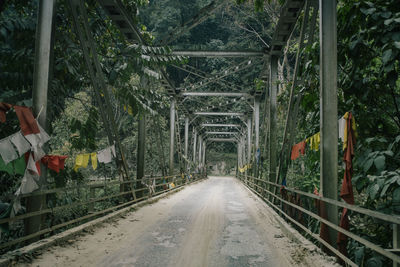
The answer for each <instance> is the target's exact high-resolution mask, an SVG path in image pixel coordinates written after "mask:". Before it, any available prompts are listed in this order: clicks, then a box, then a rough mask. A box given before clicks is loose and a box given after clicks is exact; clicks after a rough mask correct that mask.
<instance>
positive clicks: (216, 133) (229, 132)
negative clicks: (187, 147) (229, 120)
mask: <svg viewBox="0 0 400 267" xmlns="http://www.w3.org/2000/svg"><path fill="white" fill-rule="evenodd" d="M205 134H231V135H232V134H237V132H205Z"/></svg>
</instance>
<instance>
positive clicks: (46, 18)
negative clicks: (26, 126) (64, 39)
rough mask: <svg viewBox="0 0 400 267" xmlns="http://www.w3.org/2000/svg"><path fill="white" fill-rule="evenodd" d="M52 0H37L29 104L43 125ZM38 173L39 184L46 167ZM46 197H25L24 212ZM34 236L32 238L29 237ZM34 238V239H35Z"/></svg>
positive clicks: (34, 223) (28, 226)
mask: <svg viewBox="0 0 400 267" xmlns="http://www.w3.org/2000/svg"><path fill="white" fill-rule="evenodd" d="M54 5H55V1H54V0H42V1H39V9H38V12H39V13H38V19H37V25H36V44H35V65H34V76H33V92H32V106H33V114H34V116H35V117H36V116H37V115H38V114H39V112H41V113H40V117H39V119H38V122H39V123H40V125H41V126H42V127H43V128H44V129H46V128H47V123H46V119H47V92H48V88H49V82H50V59H51V53H52V49H53V48H52V28H53V16H54ZM41 169H42V175H41V176H40V178H39V185H40V187H43V186H44V185H45V184H46V168H45V166H44V165H43V164H42V165H41ZM45 205H46V198H45V197H44V196H32V197H28V198H27V202H26V212H27V213H29V212H34V211H38V210H41V209H43V208H45ZM42 219H43V217H42V215H38V216H33V217H30V218H27V219H25V221H24V224H25V234H26V235H29V234H33V233H36V232H38V231H40V230H41V226H42ZM33 240H35V239H33ZM36 240H37V239H36Z"/></svg>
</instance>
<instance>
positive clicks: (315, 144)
mask: <svg viewBox="0 0 400 267" xmlns="http://www.w3.org/2000/svg"><path fill="white" fill-rule="evenodd" d="M349 117H351V122H350V125H351V127H352V130H353V131H354V133H355V134H356V135H357V133H356V121H355V119H354V116H349V112H346V113H345V114H344V115H343V117H341V118H340V119H339V121H338V131H339V139H340V140H342V142H343V150H345V149H346V147H347V135H348V131H347V120H348V119H349ZM320 143H321V133H320V132H318V133H316V134H314V135H313V136H311V137H308V138H306V139H305V140H303V141H301V142H300V143H297V144H295V145H294V146H292V151H291V156H290V159H291V160H295V159H297V158H298V157H299V156H300V155H304V154H305V150H306V147H307V144H308V145H309V148H310V149H311V150H314V151H318V150H319V145H320Z"/></svg>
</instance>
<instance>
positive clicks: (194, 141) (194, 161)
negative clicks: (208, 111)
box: [193, 128, 197, 165]
mask: <svg viewBox="0 0 400 267" xmlns="http://www.w3.org/2000/svg"><path fill="white" fill-rule="evenodd" d="M196 148H197V131H196V129H194V128H193V164H195V165H196V152H197V150H196Z"/></svg>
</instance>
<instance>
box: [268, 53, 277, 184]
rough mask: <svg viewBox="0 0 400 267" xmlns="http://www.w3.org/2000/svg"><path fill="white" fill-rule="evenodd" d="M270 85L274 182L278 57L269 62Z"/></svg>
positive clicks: (271, 178)
mask: <svg viewBox="0 0 400 267" xmlns="http://www.w3.org/2000/svg"><path fill="white" fill-rule="evenodd" d="M270 64H271V65H270V68H269V70H270V79H269V81H270V84H269V120H268V124H269V127H268V128H269V143H268V145H269V181H270V182H273V183H274V182H276V181H275V176H276V164H277V151H276V149H277V143H276V142H277V140H276V105H277V97H276V94H277V92H278V84H277V81H278V57H277V56H271V60H270ZM269 188H270V191H271V192H273V188H274V186H272V185H270V187H269Z"/></svg>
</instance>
